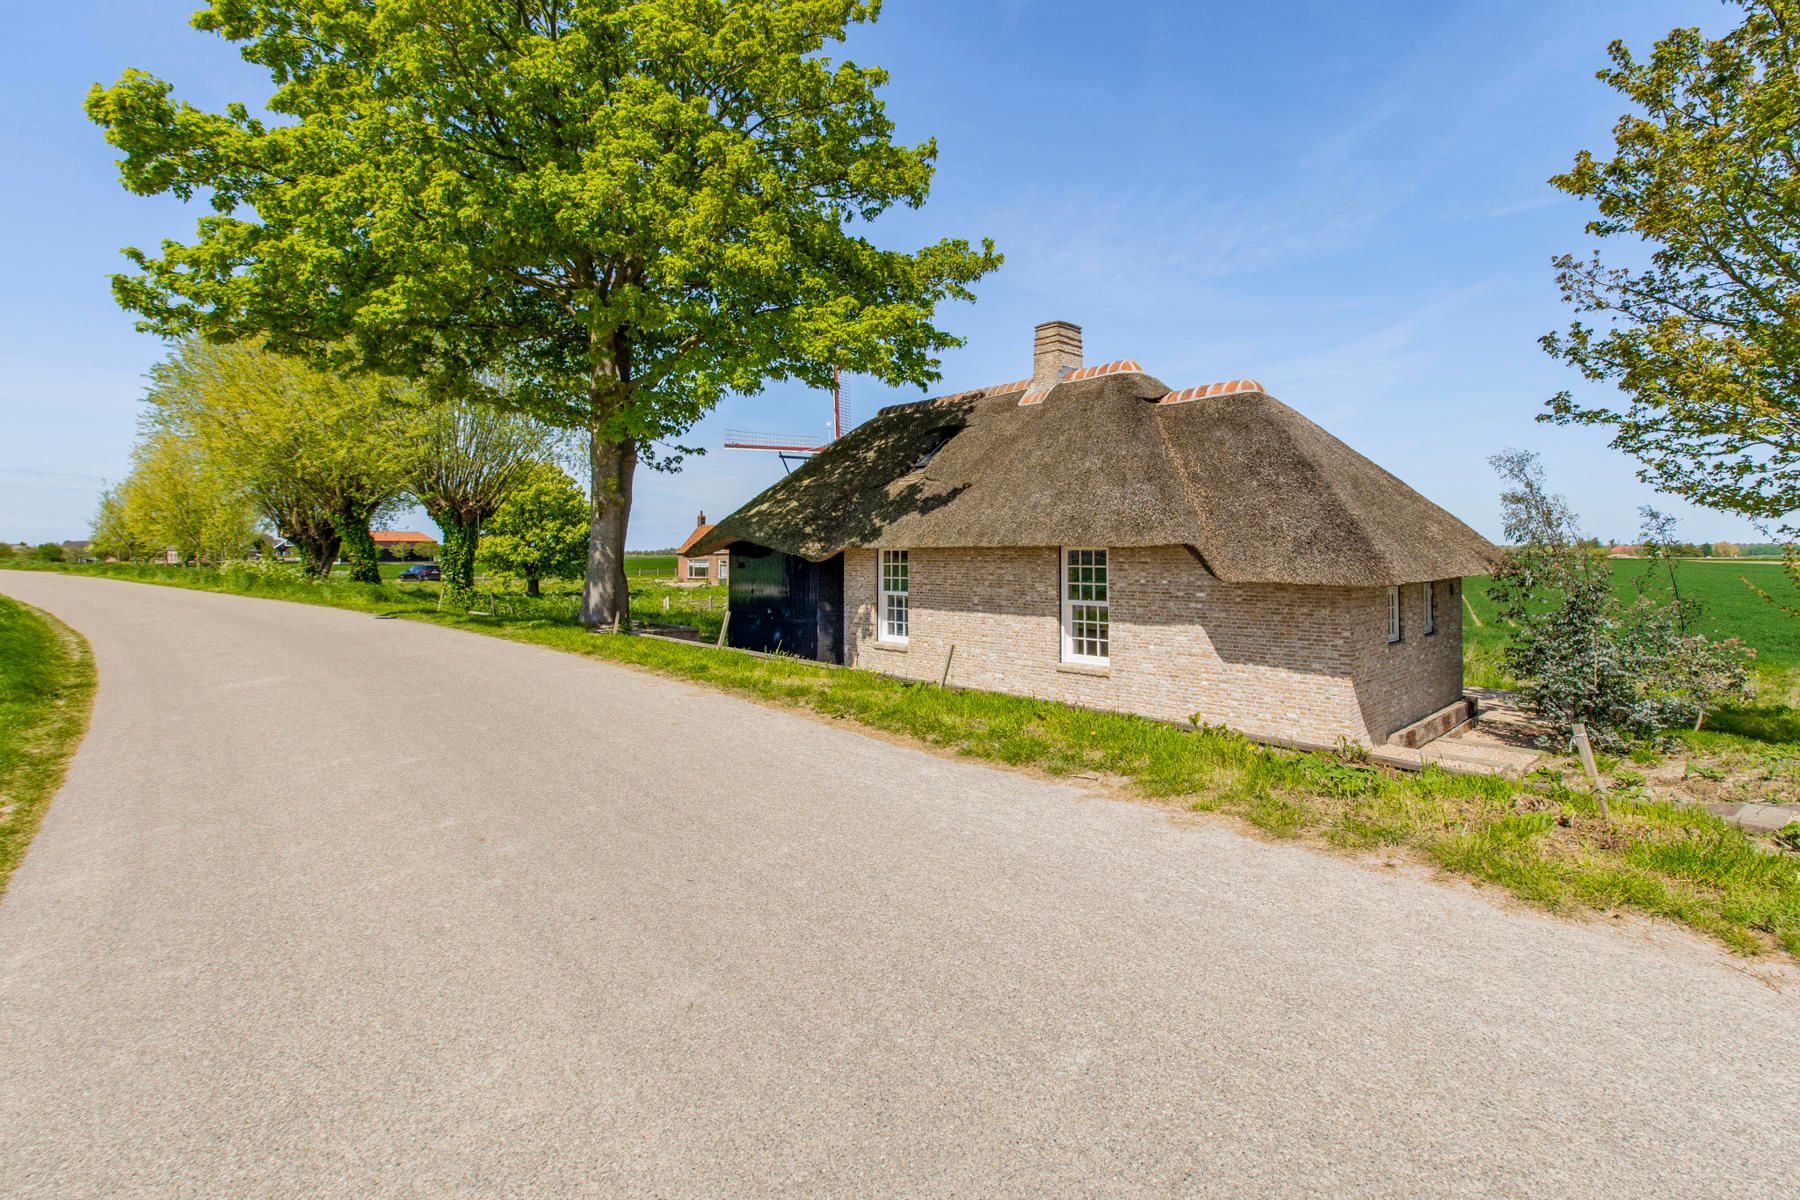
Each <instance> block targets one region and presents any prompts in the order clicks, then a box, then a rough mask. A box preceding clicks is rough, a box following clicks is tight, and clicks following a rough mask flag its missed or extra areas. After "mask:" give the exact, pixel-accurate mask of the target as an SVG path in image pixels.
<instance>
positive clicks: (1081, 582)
mask: <svg viewBox="0 0 1800 1200" xmlns="http://www.w3.org/2000/svg"><path fill="white" fill-rule="evenodd" d="M1062 558H1063V561H1062V653H1063V661H1064V662H1073V663H1101V664H1104V663H1107V662H1109V661H1111V658H1112V595H1111V586H1110V585H1111V580H1110V578H1109V572H1108V567H1107V560H1106V551H1105V550H1100V549H1065V550H1064V551H1063V556H1062Z"/></svg>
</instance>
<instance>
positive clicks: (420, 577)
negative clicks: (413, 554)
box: [395, 563, 444, 583]
mask: <svg viewBox="0 0 1800 1200" xmlns="http://www.w3.org/2000/svg"><path fill="white" fill-rule="evenodd" d="M443 577H444V573H443V572H442V571H440V570H438V566H437V564H436V563H414V564H413V565H412V566H410V567H408V568H406V570H404V571H402V572H400V574H399V575H397V576H395V578H396V579H398V580H399V581H400V582H401V583H424V582H426V581H427V580H439V579H442V578H443Z"/></svg>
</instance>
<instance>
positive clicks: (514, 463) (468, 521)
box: [407, 399, 586, 592]
mask: <svg viewBox="0 0 1800 1200" xmlns="http://www.w3.org/2000/svg"><path fill="white" fill-rule="evenodd" d="M555 449H556V434H555V431H554V430H552V429H550V428H548V427H546V426H545V425H544V424H542V423H541V422H539V421H535V420H532V419H531V418H530V417H527V416H524V415H523V414H520V413H516V412H507V411H504V410H501V409H499V408H496V407H494V406H493V405H491V404H475V403H471V402H468V401H464V400H455V399H452V400H445V401H441V402H439V403H436V404H433V405H431V406H430V407H428V408H427V409H426V410H425V412H424V413H423V414H422V417H421V420H420V426H419V431H418V433H417V434H416V436H415V437H414V438H413V441H412V446H411V455H410V462H409V466H408V469H407V489H408V491H410V492H411V493H412V495H413V496H414V497H415V498H416V499H417V500H418V501H419V503H420V504H421V505H422V506H423V507H424V509H425V511H426V512H427V513H429V514H430V515H431V519H432V520H433V521H435V522H436V523H437V526H438V528H439V529H440V530H442V531H443V535H444V540H443V548H442V551H441V552H440V553H439V555H438V564H439V566H440V567H441V568H442V570H443V576H444V587H445V588H446V589H447V590H449V591H452V592H457V591H467V590H468V589H469V588H472V587H473V586H474V584H475V554H476V549H477V547H478V546H479V544H480V541H481V529H482V526H483V525H485V524H487V522H488V521H489V520H490V519H491V518H492V517H493V515H494V514H495V513H496V512H497V511H499V508H500V505H501V504H502V503H503V502H504V501H505V500H506V498H507V497H508V496H509V495H511V494H512V493H513V491H514V490H515V489H517V488H518V487H519V486H520V485H521V484H523V483H524V482H526V481H527V480H528V479H530V478H531V475H532V472H533V471H534V470H535V469H536V468H537V467H538V465H539V464H540V463H541V462H542V460H543V459H544V457H545V455H547V454H550V453H551V452H552V451H554V450H555ZM584 528H585V526H584ZM583 544H584V545H585V544H586V543H585V541H584V543H583Z"/></svg>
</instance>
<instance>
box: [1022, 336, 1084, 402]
mask: <svg viewBox="0 0 1800 1200" xmlns="http://www.w3.org/2000/svg"><path fill="white" fill-rule="evenodd" d="M1080 366H1081V326H1079V325H1071V324H1070V323H1069V322H1067V321H1045V322H1044V323H1043V324H1042V325H1039V326H1038V327H1037V336H1036V337H1035V338H1034V339H1033V340H1032V344H1031V390H1032V391H1034V392H1040V391H1048V390H1050V389H1051V388H1053V387H1055V386H1056V384H1057V381H1059V380H1060V379H1062V377H1063V376H1064V375H1067V374H1068V373H1069V372H1070V371H1073V370H1076V369H1077V368H1079V367H1080Z"/></svg>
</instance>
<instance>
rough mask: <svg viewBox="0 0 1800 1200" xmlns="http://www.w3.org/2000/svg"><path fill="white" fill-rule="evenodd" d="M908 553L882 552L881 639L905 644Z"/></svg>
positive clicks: (897, 551)
mask: <svg viewBox="0 0 1800 1200" xmlns="http://www.w3.org/2000/svg"><path fill="white" fill-rule="evenodd" d="M909 582H910V581H909V578H908V567H907V562H906V551H904V550H883V551H882V552H881V628H880V632H879V639H880V640H881V641H884V642H904V641H905V640H906V636H907V628H908V622H907V616H908V612H907V586H908V583H909Z"/></svg>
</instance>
